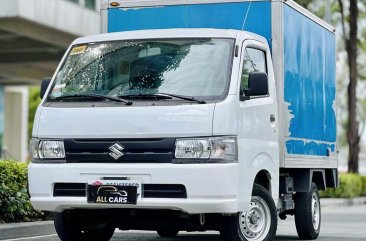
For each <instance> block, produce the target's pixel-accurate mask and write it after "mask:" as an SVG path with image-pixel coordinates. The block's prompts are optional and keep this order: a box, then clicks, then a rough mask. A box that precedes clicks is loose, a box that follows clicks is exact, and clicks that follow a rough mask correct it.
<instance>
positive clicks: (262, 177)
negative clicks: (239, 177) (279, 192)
mask: <svg viewBox="0 0 366 241" xmlns="http://www.w3.org/2000/svg"><path fill="white" fill-rule="evenodd" d="M271 180H272V177H271V174H270V173H269V171H267V170H265V169H262V170H260V171H259V172H258V173H257V175H256V176H255V178H254V183H253V186H254V184H259V185H261V186H262V187H264V188H265V189H267V191H269V192H270V193H271V191H272V185H271Z"/></svg>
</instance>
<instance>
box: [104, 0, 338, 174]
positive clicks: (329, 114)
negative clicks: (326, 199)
mask: <svg viewBox="0 0 366 241" xmlns="http://www.w3.org/2000/svg"><path fill="white" fill-rule="evenodd" d="M112 2H118V3H119V6H118V7H112V6H111V3H112ZM101 13H102V30H103V32H120V31H129V30H143V29H167V28H217V29H238V30H245V31H249V32H253V33H256V34H259V35H262V36H263V37H265V38H266V39H267V40H268V43H269V45H270V47H271V50H272V58H273V65H274V71H275V75H276V81H277V95H278V106H279V117H280V131H281V133H282V135H280V147H281V166H282V167H292V168H297V167H300V168H303V167H318V168H320V167H323V168H335V167H337V155H336V153H337V150H336V112H335V94H336V83H335V58H336V57H335V32H334V28H333V27H331V26H329V25H328V24H327V23H325V22H324V21H322V20H321V19H319V18H317V17H315V16H314V15H313V14H311V13H310V12H308V11H307V10H305V9H303V8H302V7H300V6H299V5H297V4H296V3H295V2H293V1H291V0H287V1H278V0H277V1H270V0H263V1H259V0H253V1H245V0H242V1H238V0H231V1H230V0H165V1H157V0H144V1H141V0H124V1H107V0H104V1H103V3H102V10H101Z"/></svg>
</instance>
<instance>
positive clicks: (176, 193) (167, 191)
mask: <svg viewBox="0 0 366 241" xmlns="http://www.w3.org/2000/svg"><path fill="white" fill-rule="evenodd" d="M142 188H143V195H142V197H143V198H187V191H186V188H185V186H184V185H179V184H177V185H176V184H144V185H142Z"/></svg>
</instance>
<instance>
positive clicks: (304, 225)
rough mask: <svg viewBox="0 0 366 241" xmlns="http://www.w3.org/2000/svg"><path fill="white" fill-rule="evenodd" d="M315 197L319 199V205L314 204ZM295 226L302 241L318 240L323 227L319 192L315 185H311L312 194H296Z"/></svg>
mask: <svg viewBox="0 0 366 241" xmlns="http://www.w3.org/2000/svg"><path fill="white" fill-rule="evenodd" d="M313 197H314V198H315V199H317V201H316V202H317V204H313ZM315 205H317V206H315ZM314 210H315V211H314ZM316 210H318V211H316ZM315 212H317V213H315ZM295 224H296V230H297V234H298V235H299V237H300V239H304V240H313V239H317V238H318V236H319V233H320V226H321V208H320V198H319V190H318V187H317V186H316V184H315V183H312V184H311V191H310V192H300V193H296V196H295Z"/></svg>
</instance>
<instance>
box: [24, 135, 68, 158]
mask: <svg viewBox="0 0 366 241" xmlns="http://www.w3.org/2000/svg"><path fill="white" fill-rule="evenodd" d="M30 154H31V155H32V159H33V160H34V159H38V160H42V159H65V147H64V142H63V141H59V140H39V139H35V138H33V139H32V140H31V143H30Z"/></svg>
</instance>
